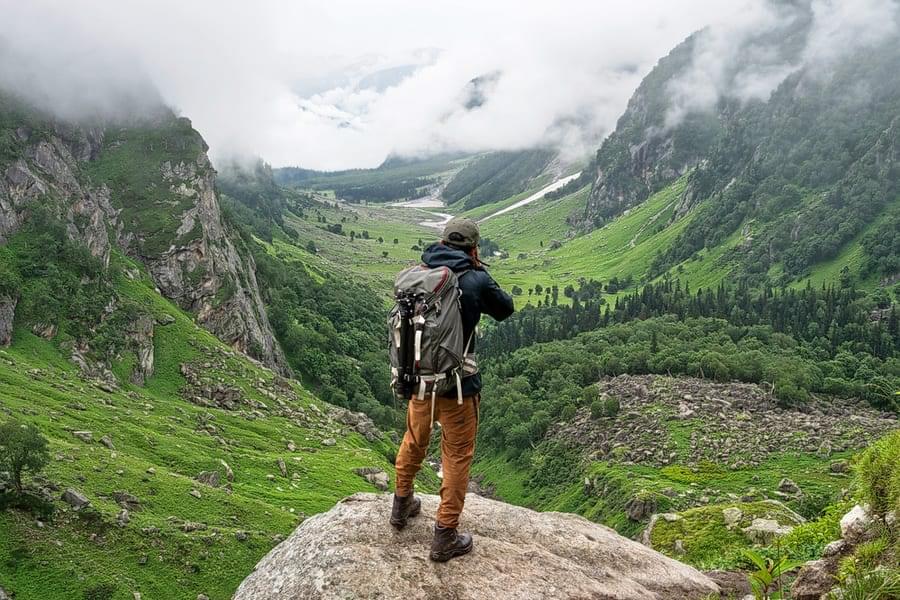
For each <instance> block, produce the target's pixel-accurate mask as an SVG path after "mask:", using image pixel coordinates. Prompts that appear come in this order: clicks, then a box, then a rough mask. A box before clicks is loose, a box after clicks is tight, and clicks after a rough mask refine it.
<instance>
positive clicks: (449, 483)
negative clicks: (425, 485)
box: [396, 394, 481, 529]
mask: <svg viewBox="0 0 900 600" xmlns="http://www.w3.org/2000/svg"><path fill="white" fill-rule="evenodd" d="M480 400H481V397H480V396H479V395H477V394H476V395H475V396H466V397H464V398H463V403H462V404H458V399H457V398H456V397H455V396H454V397H452V398H437V399H436V401H435V406H434V419H435V421H438V422H439V423H440V424H441V468H442V471H443V476H444V477H443V481H442V482H441V505H440V506H439V507H438V512H437V522H438V524H439V525H441V526H442V527H452V528H454V529H455V528H456V527H457V525H459V515H460V513H462V509H463V504H465V501H466V489H467V488H468V486H469V467H470V466H471V465H472V457H473V456H474V455H475V435H476V434H477V433H478V403H479V402H480ZM431 425H432V423H431V398H430V397H426V398H425V399H424V400H419V399H417V398H413V399H412V400H410V401H409V408H408V409H407V411H406V434H405V435H404V436H403V441H402V442H401V444H400V450H399V451H398V452H397V461H396V467H397V495H398V496H408V495H410V494H411V493H412V491H413V479H415V477H416V473H418V472H419V469H421V468H422V461H423V460H424V459H425V455H426V454H427V453H428V442H429V440H430V439H431Z"/></svg>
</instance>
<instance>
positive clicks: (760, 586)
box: [744, 549, 803, 600]
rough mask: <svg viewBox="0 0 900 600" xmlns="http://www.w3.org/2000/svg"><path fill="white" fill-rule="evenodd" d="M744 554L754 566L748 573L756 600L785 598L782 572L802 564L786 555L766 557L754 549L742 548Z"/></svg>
mask: <svg viewBox="0 0 900 600" xmlns="http://www.w3.org/2000/svg"><path fill="white" fill-rule="evenodd" d="M744 556H745V557H746V558H747V560H749V561H750V562H751V563H752V564H753V566H754V567H755V568H756V570H755V571H753V572H752V573H750V575H749V578H750V587H751V588H752V589H753V595H754V596H755V597H756V598H757V600H780V599H782V598H786V597H787V596H785V591H784V581H783V577H784V574H785V573H787V572H788V571H791V570H793V569H796V568H797V567H799V566H800V565H802V564H803V562H802V561H792V560H790V559H788V558H787V557H786V556H784V557H779V558H777V559H772V558H766V557H764V556H763V555H762V554H760V553H759V552H756V551H754V550H750V549H747V550H744Z"/></svg>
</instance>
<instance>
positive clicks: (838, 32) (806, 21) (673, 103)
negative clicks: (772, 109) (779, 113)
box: [666, 0, 900, 128]
mask: <svg viewBox="0 0 900 600" xmlns="http://www.w3.org/2000/svg"><path fill="white" fill-rule="evenodd" d="M898 17H900V3H898V2H897V0H808V1H794V2H784V1H780V0H771V1H768V2H760V3H756V4H747V5H745V6H744V7H743V8H742V10H741V12H740V13H737V14H735V17H734V18H733V19H730V20H728V21H725V22H722V23H718V24H716V25H713V26H709V27H707V28H705V29H704V30H703V31H701V32H699V33H698V34H697V36H696V39H695V41H694V46H693V56H692V57H691V64H690V66H689V68H688V69H687V70H686V71H685V72H684V73H682V74H681V75H680V76H678V77H676V78H675V79H674V80H673V81H671V82H670V83H669V86H668V91H669V93H670V108H669V111H668V113H667V114H666V125H667V127H670V128H671V127H674V126H676V125H677V124H679V123H680V122H681V121H682V119H684V117H685V116H686V115H687V114H689V113H691V112H702V111H707V110H710V109H712V108H713V107H715V106H716V104H717V103H718V102H719V100H720V99H722V98H731V99H736V100H739V101H742V102H747V101H751V100H767V99H768V98H769V96H770V95H771V94H772V92H773V91H775V89H776V88H777V87H778V86H779V85H780V84H781V83H782V82H783V81H784V80H785V79H786V78H787V77H788V76H790V75H791V74H792V73H796V72H798V71H800V70H804V71H805V72H807V73H808V74H809V76H811V77H816V76H823V75H827V74H828V73H829V70H830V68H831V67H832V66H833V65H834V63H835V61H837V60H838V59H840V58H841V57H843V56H847V55H849V54H851V53H853V52H855V51H857V50H859V49H861V48H865V47H867V46H875V45H877V44H880V43H882V42H884V41H885V40H886V39H888V38H889V37H890V36H893V35H896V34H897V31H898ZM791 38H794V39H791ZM794 46H796V47H794Z"/></svg>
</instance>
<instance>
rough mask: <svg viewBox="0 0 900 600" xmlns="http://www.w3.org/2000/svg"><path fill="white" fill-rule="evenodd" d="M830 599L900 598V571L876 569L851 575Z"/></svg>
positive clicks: (887, 599) (883, 599)
mask: <svg viewBox="0 0 900 600" xmlns="http://www.w3.org/2000/svg"><path fill="white" fill-rule="evenodd" d="M827 598H828V600H897V599H898V598H900V573H898V572H896V571H888V570H887V569H875V570H873V571H871V572H869V573H860V574H859V575H857V576H854V577H851V578H850V579H849V580H848V581H847V582H846V583H844V584H843V585H841V586H840V587H839V588H838V590H837V591H835V592H832V593H830V594H828V596H827Z"/></svg>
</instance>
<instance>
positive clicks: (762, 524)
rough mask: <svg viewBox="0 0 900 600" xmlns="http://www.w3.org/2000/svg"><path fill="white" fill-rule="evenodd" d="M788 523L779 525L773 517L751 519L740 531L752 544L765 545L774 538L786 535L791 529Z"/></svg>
mask: <svg viewBox="0 0 900 600" xmlns="http://www.w3.org/2000/svg"><path fill="white" fill-rule="evenodd" d="M793 529H794V528H793V527H792V526H790V525H780V524H779V523H778V521H775V520H774V519H761V518H756V519H753V522H752V523H750V526H749V527H745V528H744V529H742V530H741V531H743V532H744V535H746V536H747V539H748V540H750V542H752V543H754V544H759V545H762V546H766V545H769V544H771V543H772V542H773V541H774V540H775V538H779V537H781V536H783V535H787V534H788V533H790V532H791V531H793Z"/></svg>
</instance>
